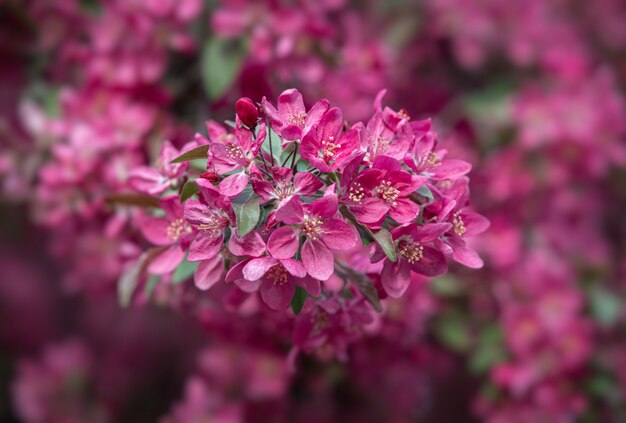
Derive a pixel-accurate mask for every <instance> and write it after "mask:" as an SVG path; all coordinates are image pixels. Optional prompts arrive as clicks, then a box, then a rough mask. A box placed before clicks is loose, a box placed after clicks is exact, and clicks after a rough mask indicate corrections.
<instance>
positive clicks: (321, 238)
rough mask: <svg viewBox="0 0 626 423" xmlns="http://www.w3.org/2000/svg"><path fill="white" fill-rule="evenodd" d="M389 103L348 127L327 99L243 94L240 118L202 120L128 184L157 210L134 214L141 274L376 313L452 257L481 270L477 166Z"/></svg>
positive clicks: (282, 306) (294, 303)
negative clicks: (473, 176)
mask: <svg viewBox="0 0 626 423" xmlns="http://www.w3.org/2000/svg"><path fill="white" fill-rule="evenodd" d="M383 95H384V91H383V92H381V93H380V94H379V95H378V96H377V98H376V100H375V102H374V106H373V115H372V117H371V119H370V120H369V121H368V122H367V123H362V122H359V123H356V124H354V125H352V126H351V127H348V126H347V124H346V122H345V121H344V118H343V113H342V110H341V109H339V108H337V107H331V105H330V104H329V102H328V101H327V100H320V101H318V102H317V103H315V104H314V105H313V106H312V107H311V108H310V109H308V110H307V109H306V108H305V106H304V102H303V99H302V95H301V94H300V93H299V92H298V91H297V90H295V89H289V90H287V91H285V92H283V93H282V94H281V95H280V96H279V97H278V102H277V106H276V107H274V105H272V104H271V103H270V102H269V101H267V100H266V99H265V98H264V99H263V100H262V102H261V104H258V105H257V104H255V103H253V102H252V101H251V100H250V99H248V98H242V99H239V100H238V101H237V103H236V107H235V108H236V120H235V122H227V123H228V125H227V126H223V125H221V124H219V123H217V122H214V121H209V122H207V124H206V126H207V136H204V135H200V134H196V136H195V138H194V140H193V141H191V142H190V143H188V144H187V145H185V146H184V147H183V148H182V150H181V151H178V150H177V149H176V148H175V147H173V146H172V145H171V144H170V143H168V142H166V143H165V144H164V145H163V147H162V150H161V153H160V157H159V159H158V160H157V162H156V164H155V165H154V166H152V167H142V168H138V169H135V170H134V171H133V172H132V174H131V178H130V184H131V186H132V187H133V188H134V189H135V190H137V191H138V192H139V193H140V195H139V196H137V195H135V197H133V198H134V199H135V200H136V199H137V197H141V196H142V195H145V198H144V200H143V203H144V205H151V206H154V205H155V203H156V202H158V207H152V208H151V210H152V212H144V213H142V214H141V215H140V216H139V217H138V220H137V224H138V227H139V228H140V230H141V232H142V233H143V235H144V237H145V238H146V240H147V241H148V242H150V243H151V244H152V245H153V249H152V250H150V254H144V255H143V256H142V258H141V259H140V261H141V263H140V264H138V265H137V266H135V267H133V268H132V269H131V270H132V272H134V273H133V276H134V277H142V276H146V275H153V276H158V277H161V278H163V279H165V280H167V279H168V278H169V279H171V277H172V274H173V273H175V272H177V271H179V270H180V267H181V266H183V265H185V266H189V265H190V264H191V266H193V269H194V275H193V277H194V281H195V284H196V286H197V287H198V288H200V289H203V290H206V289H209V288H211V287H213V286H214V285H216V284H218V283H224V284H227V285H231V286H233V289H238V290H240V291H242V292H244V293H246V294H248V295H256V294H257V293H258V295H259V296H260V299H261V301H262V302H263V303H265V304H266V305H267V306H268V307H269V308H270V309H273V310H276V311H284V310H287V309H288V308H289V306H290V304H291V308H292V309H293V311H294V313H295V314H298V313H299V312H300V310H301V309H302V308H303V306H304V304H305V302H307V301H308V302H313V303H315V302H319V303H320V304H328V301H329V300H331V301H332V299H333V298H334V299H335V300H336V301H341V300H342V299H343V300H345V301H348V300H354V299H355V297H362V298H364V299H365V300H367V301H368V302H369V303H370V304H371V305H372V306H373V307H374V308H375V309H377V310H379V311H380V310H381V305H380V299H381V297H386V296H389V297H393V298H398V297H401V296H402V295H403V294H404V292H405V291H406V290H407V288H408V286H409V284H410V282H411V274H412V273H416V274H419V275H424V276H428V277H433V276H439V275H442V274H444V273H446V272H447V271H448V264H447V258H449V259H452V260H454V261H457V262H459V263H461V264H463V265H466V266H468V267H472V268H478V267H481V266H482V261H481V259H480V258H479V257H478V255H477V254H476V252H475V251H474V250H473V249H472V248H471V246H470V245H469V244H468V243H467V242H466V240H467V238H469V237H472V236H474V235H477V234H479V233H481V232H483V231H484V230H486V229H487V227H488V226H489V222H488V221H487V219H486V218H484V217H483V216H481V215H479V214H477V213H475V212H474V211H472V210H471V209H470V208H469V189H468V182H469V179H468V178H467V176H466V175H467V173H468V172H469V171H470V169H471V166H470V165H469V164H468V163H466V162H463V161H460V160H453V159H447V158H446V151H445V150H443V149H439V148H438V145H437V139H436V135H435V133H434V132H433V131H432V129H431V123H430V120H417V121H415V120H411V119H410V118H409V117H408V116H407V114H406V113H405V112H404V111H402V110H401V111H399V112H398V111H394V110H392V109H390V108H389V107H384V108H383V106H382V104H381V103H382V97H383ZM200 160H203V161H205V162H206V166H205V165H204V163H202V165H201V166H198V163H200ZM118 200H119V199H118ZM355 257H356V258H363V259H364V260H361V261H359V260H358V259H357V260H355ZM352 263H365V264H359V265H354V264H352ZM123 279H124V280H125V281H128V280H129V278H128V274H127V275H125V277H124V278H123ZM330 285H332V286H334V287H337V286H339V287H340V288H339V289H330V288H329V286H330ZM234 287H236V288H234ZM307 299H308V300H307ZM324 307H326V306H324Z"/></svg>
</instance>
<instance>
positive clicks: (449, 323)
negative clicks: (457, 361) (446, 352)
mask: <svg viewBox="0 0 626 423" xmlns="http://www.w3.org/2000/svg"><path fill="white" fill-rule="evenodd" d="M435 334H436V335H437V338H439V341H440V342H441V343H442V344H444V345H445V346H447V347H449V348H450V349H452V350H454V351H457V352H466V351H467V350H468V348H469V347H470V344H471V339H470V334H469V330H468V327H467V325H466V324H465V322H464V321H463V317H462V316H455V315H448V316H445V317H442V318H441V319H439V321H438V322H437V323H436V324H435Z"/></svg>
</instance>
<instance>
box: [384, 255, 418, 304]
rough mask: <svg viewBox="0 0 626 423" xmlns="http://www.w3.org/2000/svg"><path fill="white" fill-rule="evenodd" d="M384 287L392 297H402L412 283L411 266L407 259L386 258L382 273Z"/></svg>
mask: <svg viewBox="0 0 626 423" xmlns="http://www.w3.org/2000/svg"><path fill="white" fill-rule="evenodd" d="M380 281H381V283H382V285H383V289H384V290H385V292H386V293H387V295H389V296H390V297H392V298H399V297H401V296H402V295H403V294H404V293H405V292H406V290H407V288H408V287H409V284H410V283H411V267H410V266H409V264H408V262H407V261H406V260H398V261H397V262H395V263H393V262H391V261H389V260H385V263H384V264H383V270H382V272H381V274H380Z"/></svg>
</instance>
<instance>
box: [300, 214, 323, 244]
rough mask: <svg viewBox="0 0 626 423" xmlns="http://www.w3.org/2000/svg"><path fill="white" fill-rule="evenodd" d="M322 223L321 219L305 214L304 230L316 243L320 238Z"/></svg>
mask: <svg viewBox="0 0 626 423" xmlns="http://www.w3.org/2000/svg"><path fill="white" fill-rule="evenodd" d="M321 223H322V219H320V218H319V217H317V216H310V215H308V214H305V215H304V221H303V223H302V230H303V231H304V234H305V235H306V236H307V237H308V238H310V239H312V240H313V241H315V240H317V239H318V238H319V235H320V232H321V229H322V228H321V227H320V225H321Z"/></svg>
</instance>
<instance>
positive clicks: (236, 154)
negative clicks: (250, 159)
mask: <svg viewBox="0 0 626 423" xmlns="http://www.w3.org/2000/svg"><path fill="white" fill-rule="evenodd" d="M226 149H227V150H228V152H227V153H226V155H227V156H228V158H229V159H243V158H244V153H243V150H242V149H241V147H240V146H238V145H228V146H226Z"/></svg>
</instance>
